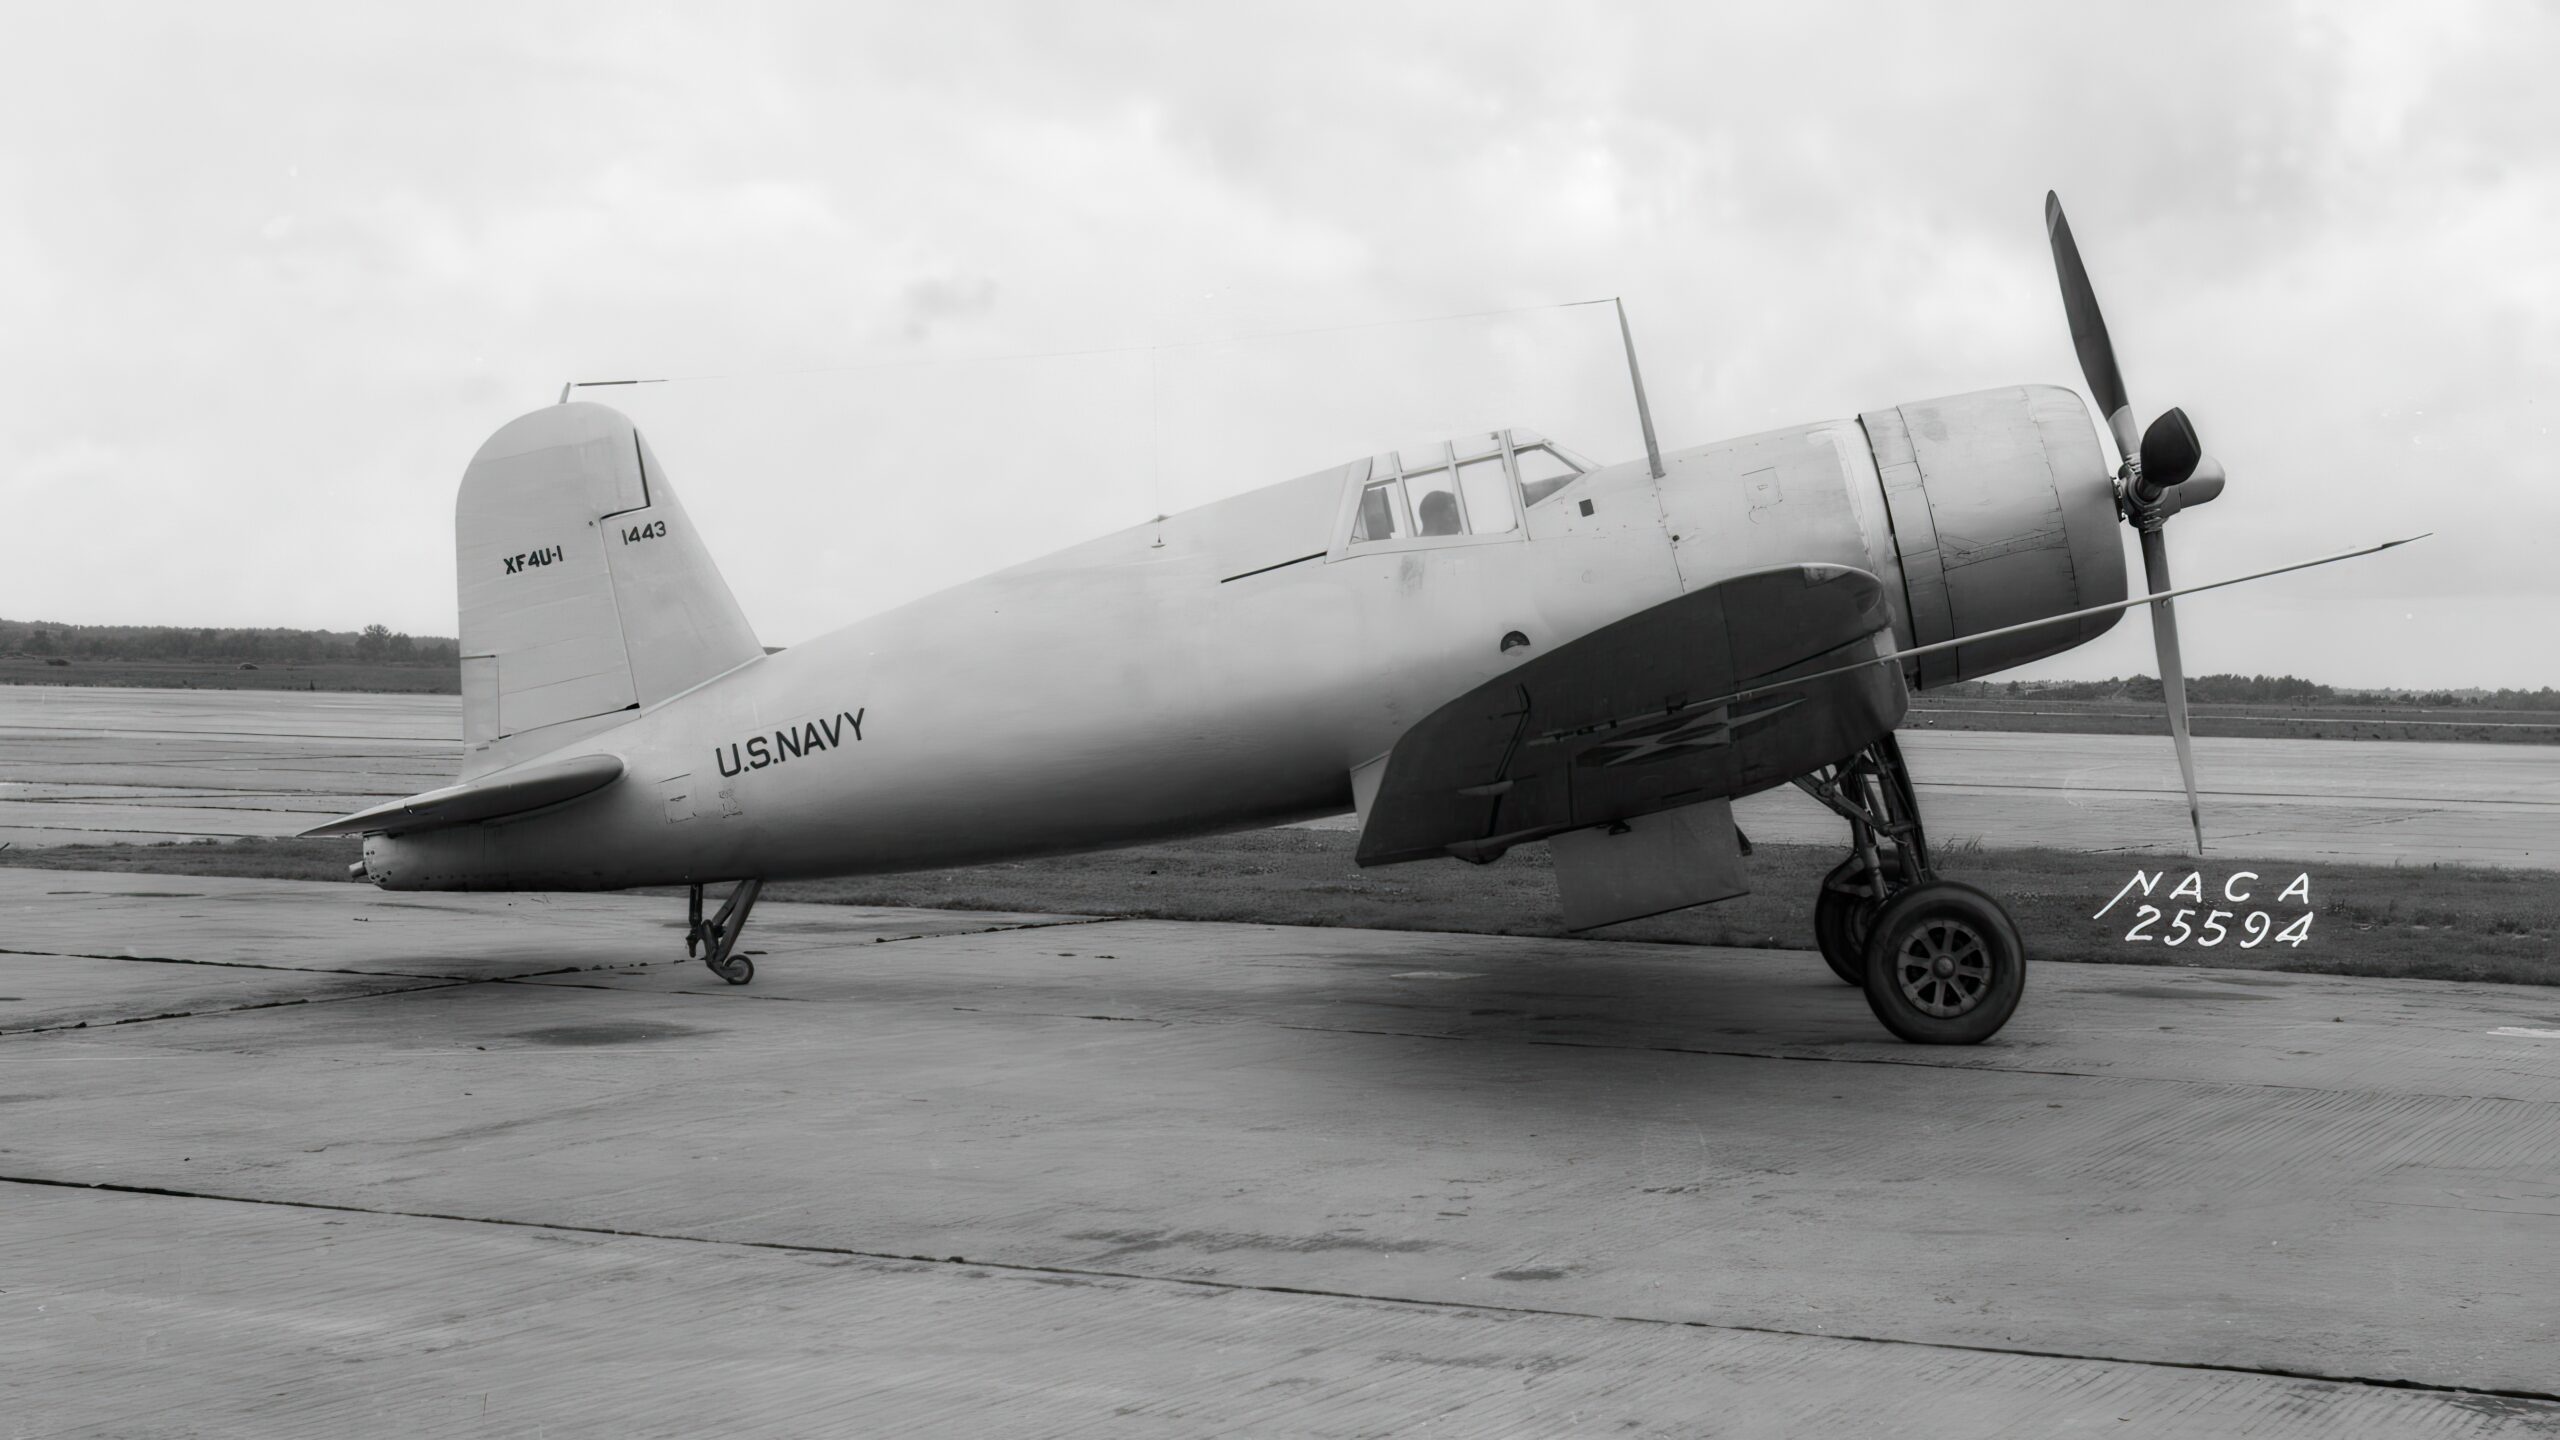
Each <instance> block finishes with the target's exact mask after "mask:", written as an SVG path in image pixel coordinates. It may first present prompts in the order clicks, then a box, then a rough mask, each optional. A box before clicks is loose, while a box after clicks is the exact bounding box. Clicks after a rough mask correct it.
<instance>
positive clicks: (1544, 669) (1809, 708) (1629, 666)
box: [1358, 565, 1910, 865]
mask: <svg viewBox="0 0 2560 1440" xmlns="http://www.w3.org/2000/svg"><path fill="white" fill-rule="evenodd" d="M1892 647H1893V628H1892V618H1891V614H1890V612H1889V610H1888V609H1887V607H1886V604H1885V590H1884V584H1883V582H1882V581H1880V580H1878V579H1877V578H1876V577H1875V576H1873V575H1871V574H1868V573H1867V572H1866V571H1864V570H1857V569H1852V568H1850V567H1848V566H1844V565H1788V566H1782V567H1779V568H1776V569H1770V570H1758V571H1753V572H1751V573H1749V574H1744V575H1737V576H1735V577H1734V578H1732V579H1730V580H1726V581H1723V582H1721V583H1719V584H1715V585H1710V586H1707V587H1705V588H1703V589H1699V590H1693V591H1690V592H1689V593H1688V594H1685V595H1682V596H1680V597H1678V598H1677V599H1673V600H1666V601H1664V602H1663V603H1662V604H1660V605H1656V606H1654V607H1653V608H1652V609H1650V610H1645V611H1642V612H1640V613H1638V614H1635V615H1630V616H1628V617H1627V618H1625V619H1623V620H1618V621H1615V622H1613V623H1611V624H1608V625H1605V626H1602V627H1601V628H1600V629H1598V630H1595V631H1593V632H1591V633H1590V634H1588V635H1585V636H1583V637H1581V638H1580V639H1578V640H1573V641H1570V642H1568V643H1566V644H1564V645H1561V646H1558V647H1557V648H1556V649H1555V650H1554V651H1553V652H1551V653H1549V654H1546V655H1542V656H1539V657H1538V658H1537V659H1534V660H1531V661H1528V662H1527V663H1525V664H1523V665H1520V666H1518V667H1516V668H1515V669H1513V670H1512V671H1511V672H1510V673H1508V674H1506V675H1503V676H1501V677H1500V678H1498V679H1495V680H1491V681H1488V682H1486V683H1485V684H1483V685H1480V686H1478V687H1476V688H1475V689H1473V690H1470V691H1468V692H1467V693H1466V694H1464V695H1461V696H1459V697H1458V698H1457V699H1455V700H1452V701H1450V702H1449V703H1448V704H1446V705H1444V706H1442V707H1441V708H1439V709H1438V710H1435V711H1433V712H1432V713H1431V714H1430V715H1428V716H1425V717H1424V718H1423V719H1422V720H1421V722H1420V723H1418V724H1416V725H1415V726H1414V727H1413V728H1412V729H1410V730H1408V731H1406V732H1405V733H1404V735H1403V736H1402V737H1401V738H1400V739H1398V740H1397V741H1396V744H1395V748H1394V749H1392V750H1390V751H1388V752H1387V760H1386V766H1385V769H1384V770H1383V772H1381V774H1380V775H1379V778H1378V788H1377V792H1376V794H1375V796H1374V797H1373V798H1372V799H1371V800H1370V802H1369V805H1368V807H1367V811H1366V817H1365V820H1364V823H1363V825H1362V827H1361V832H1360V848H1359V854H1358V858H1359V861H1360V863H1361V864H1363V865H1392V864H1396V863H1398V862H1401V861H1406V860H1422V859H1427V858H1429V857H1431V856H1435V855H1455V856H1457V857H1459V858H1460V859H1465V860H1476V861H1485V860H1491V859H1493V858H1495V857H1496V856H1499V855H1500V854H1502V852H1503V851H1505V850H1507V849H1509V848H1510V847H1511V846H1513V845H1516V844H1519V843H1521V842H1522V841H1524V840H1535V839H1539V838H1542V837H1544V836H1548V835H1553V834H1557V833H1559V832H1561V831H1565V830H1574V829H1580V828H1582V827H1583V826H1587V825H1606V824H1611V823H1614V822H1617V821H1622V820H1629V819H1633V818H1634V817H1636V816H1639V815H1649V814H1652V813H1654V812H1655V811H1659V810H1669V809H1673V808H1676V807H1679V806H1683V805H1690V804H1695V803H1696V802H1698V801H1701V800H1710V799H1714V798H1717V797H1720V796H1730V795H1747V794H1751V793H1753V792H1754V791H1759V790H1766V789H1769V788H1770V787H1772V786H1775V785H1782V784H1785V783H1786V782H1787V781H1789V780H1792V779H1794V778H1795V777H1796V776H1798V775H1802V774H1805V773H1807V772H1808V771H1812V770H1815V769H1818V768H1820V767H1821V766H1824V765H1828V764H1831V763H1833V762H1835V761H1838V760H1840V759H1842V758H1843V757H1845V756H1848V755H1852V754H1854V753H1856V752H1857V751H1858V750H1859V749H1860V748H1861V747H1863V746H1865V745H1867V744H1868V743H1869V742H1871V741H1873V740H1875V739H1876V738H1878V737H1879V736H1882V735H1884V734H1886V733H1888V732H1889V731H1891V730H1892V729H1893V727H1894V726H1895V724H1896V723H1898V722H1899V721H1900V720H1901V719H1902V714H1903V711H1904V709H1905V708H1906V707H1907V706H1908V705H1909V703H1910V694H1909V692H1908V691H1907V690H1906V689H1905V688H1904V685H1903V679H1902V671H1901V668H1900V667H1899V666H1896V665H1891V664H1864V665H1854V668H1851V669H1849V670H1847V671H1845V672H1844V673H1838V674H1819V673H1815V672H1821V671H1825V670H1828V669H1831V668H1832V667H1837V666H1841V665H1844V664H1853V663H1854V662H1857V661H1860V660H1872V659H1874V658H1876V657H1880V656H1884V655H1888V654H1890V653H1891V651H1892ZM1796 672H1804V673H1805V679H1804V680H1803V681H1802V682H1801V683H1790V680H1789V677H1790V676H1791V675H1792V674H1794V673H1796ZM1743 689H1752V690H1755V691H1756V692H1757V693H1755V694H1754V695H1753V696H1752V697H1751V698H1749V699H1746V700H1739V701H1726V700H1722V699H1720V698H1719V697H1724V696H1728V695H1730V694H1731V693H1732V692H1734V691H1736V690H1743Z"/></svg>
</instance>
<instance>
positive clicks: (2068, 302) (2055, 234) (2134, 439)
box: [2044, 190, 2142, 460]
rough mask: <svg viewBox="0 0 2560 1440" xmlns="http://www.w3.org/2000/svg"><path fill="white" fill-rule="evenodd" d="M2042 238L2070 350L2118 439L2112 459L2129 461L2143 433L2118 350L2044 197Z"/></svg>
mask: <svg viewBox="0 0 2560 1440" xmlns="http://www.w3.org/2000/svg"><path fill="white" fill-rule="evenodd" d="M2044 230H2045V238H2046V239H2048V240H2050V241H2052V242H2053V268H2054V272H2055V274H2057V275H2058V276H2060V277H2061V280H2062V310H2063V313H2064V314H2065V315H2068V316H2069V317H2070V318H2071V348H2072V349H2074V350H2077V351H2079V352H2080V373H2081V374H2082V375H2084V376H2086V377H2087V378H2088V381H2089V394H2090V395H2091V397H2092V398H2094V399H2096V400H2097V402H2098V410H2099V413H2101V414H2103V415H2105V416H2106V417H2107V429H2108V430H2109V431H2110V432H2112V433H2113V434H2114V435H2115V437H2116V453H2117V454H2119V455H2122V456H2123V457H2125V458H2126V459H2128V460H2129V459H2132V458H2133V457H2134V456H2136V455H2138V454H2140V453H2141V447H2142V441H2141V427H2140V426H2138V425H2136V424H2135V423H2134V420H2133V402H2131V401H2130V400H2127V399H2126V398H2125V393H2124V373H2123V372H2122V371H2120V370H2118V369H2117V368H2116V347H2115V344H2114V342H2113V341H2110V340H2109V339H2107V317H2106V316H2104V315H2101V314H2099V313H2098V292H2097V291H2095V290H2093V289H2091V288H2090V286H2089V270H2088V267H2086V266H2084V265H2082V264H2081V263H2080V247H2079V246H2078V245H2077V244H2075V243H2074V242H2073V241H2072V239H2071V222H2070V221H2068V220H2066V219H2064V218H2063V217H2062V199H2061V197H2060V196H2057V195H2055V194H2054V193H2053V192H2052V191H2050V190H2047V191H2046V192H2044Z"/></svg>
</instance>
